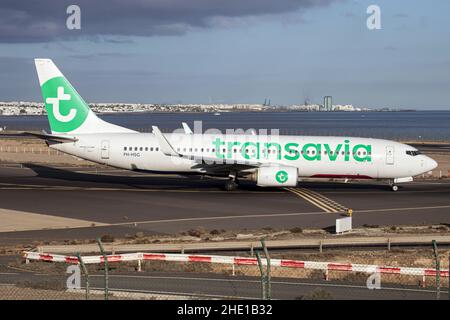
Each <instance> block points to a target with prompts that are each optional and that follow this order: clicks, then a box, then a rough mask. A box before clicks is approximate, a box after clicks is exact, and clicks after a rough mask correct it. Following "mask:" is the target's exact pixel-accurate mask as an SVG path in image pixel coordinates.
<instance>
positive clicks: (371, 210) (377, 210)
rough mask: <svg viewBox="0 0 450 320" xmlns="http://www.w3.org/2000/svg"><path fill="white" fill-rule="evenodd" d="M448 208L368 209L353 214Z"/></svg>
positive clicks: (449, 206) (441, 207)
mask: <svg viewBox="0 0 450 320" xmlns="http://www.w3.org/2000/svg"><path fill="white" fill-rule="evenodd" d="M448 208H450V205H448V206H431V207H409V208H384V209H367V210H354V211H353V213H355V212H356V213H369V212H379V211H406V210H433V209H448Z"/></svg>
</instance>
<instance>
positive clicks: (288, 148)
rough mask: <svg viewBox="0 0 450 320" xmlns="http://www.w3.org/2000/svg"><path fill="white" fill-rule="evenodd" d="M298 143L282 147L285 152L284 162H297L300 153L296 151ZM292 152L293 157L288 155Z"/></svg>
mask: <svg viewBox="0 0 450 320" xmlns="http://www.w3.org/2000/svg"><path fill="white" fill-rule="evenodd" d="M297 148H298V143H293V142H290V143H286V144H285V145H284V150H285V151H286V152H287V154H286V155H285V156H284V158H285V159H286V160H292V161H293V160H297V159H298V158H299V157H300V153H299V152H298V150H297ZM291 152H293V153H294V155H290V153H291Z"/></svg>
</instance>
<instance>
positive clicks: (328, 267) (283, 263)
mask: <svg viewBox="0 0 450 320" xmlns="http://www.w3.org/2000/svg"><path fill="white" fill-rule="evenodd" d="M23 257H24V258H25V259H27V260H38V261H47V262H64V263H71V264H78V258H77V257H75V256H64V255H57V254H46V253H38V252H24V253H23ZM82 259H83V262H84V263H85V264H96V263H103V262H104V258H103V256H84V257H82ZM107 259H108V262H130V261H150V260H151V261H173V262H200V263H215V264H230V265H257V264H258V261H257V259H256V258H245V257H231V256H206V255H188V254H176V253H142V252H136V253H125V254H115V255H108V256H107ZM262 263H263V264H264V265H265V264H266V260H264V259H263V260H262ZM270 265H271V266H273V267H282V268H297V269H309V270H321V271H324V272H328V271H343V272H363V273H370V274H372V273H381V274H403V275H410V276H423V277H426V276H436V270H435V269H431V268H412V267H389V266H378V265H366V264H354V263H338V262H317V261H300V260H286V259H271V260H270ZM440 273H441V277H449V270H441V272H440Z"/></svg>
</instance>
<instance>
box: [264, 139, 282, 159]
mask: <svg viewBox="0 0 450 320" xmlns="http://www.w3.org/2000/svg"><path fill="white" fill-rule="evenodd" d="M265 146H266V155H265V156H266V159H268V158H269V150H270V148H272V147H276V148H277V159H278V160H281V145H280V144H279V143H276V142H266V143H265Z"/></svg>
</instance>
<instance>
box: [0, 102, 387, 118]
mask: <svg viewBox="0 0 450 320" xmlns="http://www.w3.org/2000/svg"><path fill="white" fill-rule="evenodd" d="M90 107H91V108H92V110H93V111H94V112H96V113H100V114H102V113H131V112H213V113H221V112H289V111H299V112H309V111H347V112H358V111H392V110H391V109H390V108H379V109H369V108H364V107H355V106H353V105H351V104H347V105H340V104H337V105H332V107H331V108H329V107H328V108H327V107H324V105H321V104H302V105H288V106H283V105H268V104H265V103H264V104H144V103H92V104H90ZM45 113H46V111H45V108H44V104H43V103H39V102H26V101H11V102H0V115H4V116H9V115H11V116H17V115H42V114H45Z"/></svg>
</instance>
